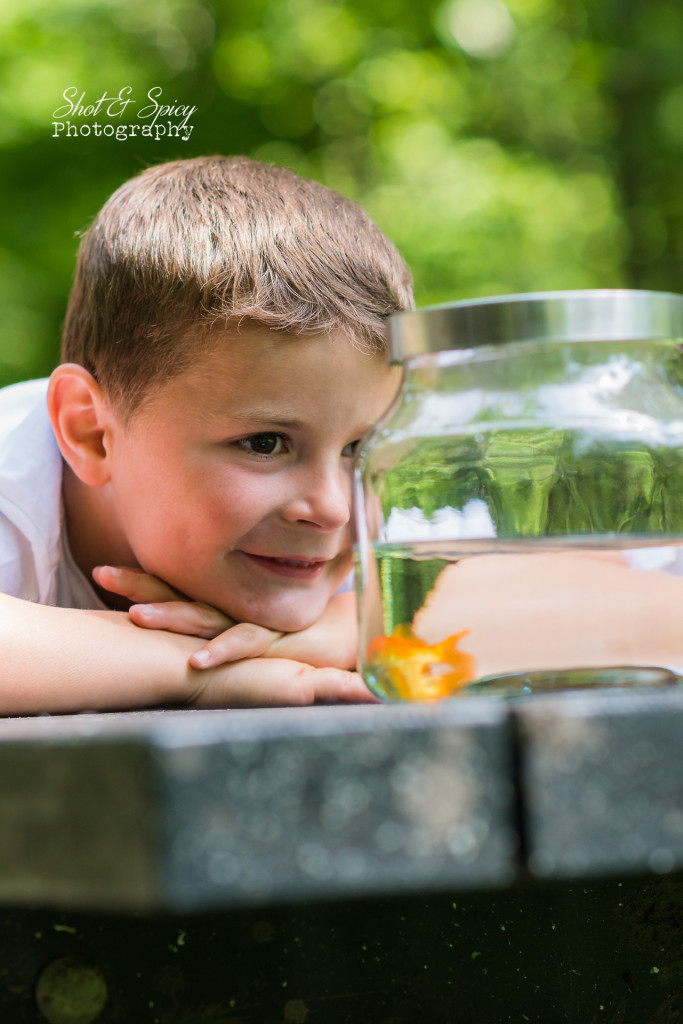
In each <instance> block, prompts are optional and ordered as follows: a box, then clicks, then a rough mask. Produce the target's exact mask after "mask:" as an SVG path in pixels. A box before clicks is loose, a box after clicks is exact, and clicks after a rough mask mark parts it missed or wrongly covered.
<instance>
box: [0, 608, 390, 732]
mask: <svg viewBox="0 0 683 1024" xmlns="http://www.w3.org/2000/svg"><path fill="white" fill-rule="evenodd" d="M203 644H204V641H203V640H202V639H201V638H199V637H192V636H186V635H184V634H180V633H169V632H165V631H163V630H146V629H140V628H139V627H138V626H136V625H135V624H134V623H132V622H131V621H130V620H129V618H128V617H127V615H126V614H125V613H123V612H97V611H79V610H76V609H70V608H52V607H47V606H44V605H36V604H32V603H30V602H28V601H22V600H19V599H18V598H14V597H8V596H7V595H5V594H0V645H1V646H0V650H1V651H2V670H1V671H0V715H32V714H40V713H45V712H50V713H59V712H75V711H112V710H130V709H134V708H149V707H159V706H191V707H198V708H230V707H233V708H235V707H264V706H282V705H305V704H312V703H314V702H316V701H325V702H337V701H345V702H347V701H350V702H354V703H357V702H365V701H368V700H372V699H373V698H372V697H371V695H370V694H369V692H368V691H367V689H366V687H365V686H364V684H363V682H362V680H361V679H360V678H359V677H358V676H356V675H355V674H354V673H351V672H345V671H342V670H340V669H337V668H327V667H324V668H316V667H314V666H311V665H309V664H304V663H302V662H300V661H298V660H293V657H288V656H287V655H286V654H284V652H283V654H282V655H281V656H280V657H278V658H267V659H261V658H246V659H244V660H241V661H236V662H233V663H230V664H226V665H219V666H217V667H215V668H210V669H204V670H201V671H200V670H197V669H194V668H191V667H190V666H189V665H188V659H189V657H190V655H191V654H192V653H194V652H195V651H196V650H198V649H199V648H200V647H202V646H203Z"/></svg>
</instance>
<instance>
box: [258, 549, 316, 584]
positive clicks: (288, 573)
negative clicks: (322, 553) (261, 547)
mask: <svg viewBox="0 0 683 1024" xmlns="http://www.w3.org/2000/svg"><path fill="white" fill-rule="evenodd" d="M242 553H243V554H244V555H246V556H247V558H248V559H250V560H251V562H252V563H255V564H256V565H258V566H260V567H261V568H263V569H265V570H266V571H267V572H271V573H274V574H275V575H276V576H285V577H287V578H288V579H297V580H312V579H316V577H318V576H320V574H321V573H322V571H323V569H324V568H325V566H326V564H327V561H328V560H327V559H324V558H318V559H305V558H274V557H271V556H269V555H253V554H250V553H249V552H248V551H244V552H242Z"/></svg>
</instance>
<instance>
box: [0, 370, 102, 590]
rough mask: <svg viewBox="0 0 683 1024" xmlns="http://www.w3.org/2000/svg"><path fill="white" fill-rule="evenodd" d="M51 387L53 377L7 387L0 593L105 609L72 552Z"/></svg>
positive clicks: (0, 434)
mask: <svg viewBox="0 0 683 1024" xmlns="http://www.w3.org/2000/svg"><path fill="white" fill-rule="evenodd" d="M46 393H47V381H46V380H32V381H26V382H24V383H22V384H13V385H11V386H10V387H7V388H3V389H2V390H0V592H1V593H4V594H10V595H12V596H13V597H21V598H24V599H25V600H27V601H34V602H37V603H39V604H49V605H59V606H61V607H64V608H99V609H102V608H104V607H105V605H104V604H103V603H102V601H101V600H100V599H99V597H98V596H97V594H96V593H95V590H94V589H93V587H92V585H91V584H90V582H89V581H88V580H87V579H86V577H85V576H84V575H83V573H82V572H81V571H80V569H79V568H78V566H77V565H76V563H75V562H74V560H73V557H72V555H71V552H70V551H69V545H68V541H67V537H66V530H65V526H64V506H63V502H62V456H61V453H60V451H59V448H58V447H57V442H56V441H55V437H54V434H53V432H52V427H51V425H50V420H49V417H48V414H47V406H46V401H45V397H46Z"/></svg>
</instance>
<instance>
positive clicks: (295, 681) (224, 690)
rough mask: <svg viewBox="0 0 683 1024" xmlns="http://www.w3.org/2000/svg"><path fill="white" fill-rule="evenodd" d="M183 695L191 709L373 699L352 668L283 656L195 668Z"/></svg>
mask: <svg viewBox="0 0 683 1024" xmlns="http://www.w3.org/2000/svg"><path fill="white" fill-rule="evenodd" d="M193 682H195V683H196V688H195V689H194V691H193V693H192V694H191V695H190V696H189V698H188V699H187V700H186V704H188V705H189V706H191V707H195V708H247V707H261V708H263V707H303V706H307V705H309V704H377V703H379V702H378V700H377V698H376V697H374V696H373V694H372V693H370V691H369V690H368V688H367V686H366V685H365V683H364V682H363V680H362V678H361V676H359V675H358V674H357V673H356V672H346V671H344V670H343V669H339V668H314V667H313V666H312V665H304V664H302V663H301V662H297V661H291V660H289V659H287V658H247V659H245V660H243V661H235V662H232V663H230V664H227V665H219V666H217V667H216V668H211V669H208V670H206V671H204V672H195V673H194V679H193Z"/></svg>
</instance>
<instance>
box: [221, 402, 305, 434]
mask: <svg viewBox="0 0 683 1024" xmlns="http://www.w3.org/2000/svg"><path fill="white" fill-rule="evenodd" d="M230 418H231V419H233V420H244V421H245V422H247V423H249V422H252V421H254V420H259V421H265V422H266V423H269V424H271V425H272V426H275V427H282V428H283V429H285V430H300V429H301V428H302V427H305V426H306V423H305V421H304V420H300V419H296V418H293V417H289V416H283V415H282V414H280V413H278V412H277V411H275V412H273V410H272V409H269V408H267V407H266V406H264V407H263V408H260V407H259V406H253V407H252V408H250V409H245V410H244V411H243V412H239V411H238V412H231V413H230Z"/></svg>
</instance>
